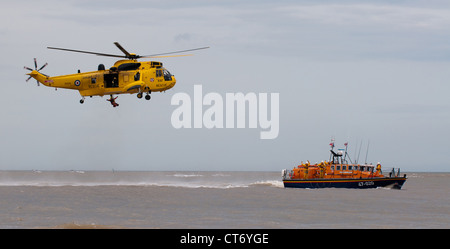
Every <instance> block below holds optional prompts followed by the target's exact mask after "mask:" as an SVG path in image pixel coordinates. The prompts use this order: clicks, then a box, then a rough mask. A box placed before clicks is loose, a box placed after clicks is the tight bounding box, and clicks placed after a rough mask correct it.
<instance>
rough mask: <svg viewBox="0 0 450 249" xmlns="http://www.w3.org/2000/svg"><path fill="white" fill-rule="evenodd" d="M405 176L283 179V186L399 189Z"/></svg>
mask: <svg viewBox="0 0 450 249" xmlns="http://www.w3.org/2000/svg"><path fill="white" fill-rule="evenodd" d="M405 181H406V178H403V177H398V178H382V179H377V178H370V179H367V178H366V179H349V180H345V179H329V180H324V179H315V180H314V179H313V180H311V179H308V180H284V181H283V183H284V187H285V188H358V189H365V188H377V187H392V188H396V189H401V188H402V186H403V183H405Z"/></svg>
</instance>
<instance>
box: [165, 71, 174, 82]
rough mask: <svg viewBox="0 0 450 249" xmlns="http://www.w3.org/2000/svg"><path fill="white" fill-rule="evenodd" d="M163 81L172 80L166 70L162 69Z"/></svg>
mask: <svg viewBox="0 0 450 249" xmlns="http://www.w3.org/2000/svg"><path fill="white" fill-rule="evenodd" d="M164 80H165V81H169V80H172V75H171V74H170V72H169V71H167V70H166V69H164Z"/></svg>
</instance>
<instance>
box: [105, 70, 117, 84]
mask: <svg viewBox="0 0 450 249" xmlns="http://www.w3.org/2000/svg"><path fill="white" fill-rule="evenodd" d="M104 80H105V87H119V74H118V73H110V74H105V75H104Z"/></svg>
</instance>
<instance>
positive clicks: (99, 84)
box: [24, 42, 209, 107]
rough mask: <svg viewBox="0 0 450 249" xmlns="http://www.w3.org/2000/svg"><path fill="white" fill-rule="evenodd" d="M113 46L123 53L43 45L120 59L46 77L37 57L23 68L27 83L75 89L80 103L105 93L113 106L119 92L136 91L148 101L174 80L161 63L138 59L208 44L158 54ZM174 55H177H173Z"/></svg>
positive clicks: (171, 54) (169, 54) (171, 55)
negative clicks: (75, 71) (107, 67)
mask: <svg viewBox="0 0 450 249" xmlns="http://www.w3.org/2000/svg"><path fill="white" fill-rule="evenodd" d="M114 45H116V47H117V48H118V49H119V50H120V51H122V53H124V55H115V54H105V53H97V52H89V51H83V50H74V49H67V48H56V47H47V48H48V49H54V50H61V51H69V52H77V53H85V54H93V55H98V56H107V57H116V58H124V59H122V60H118V61H116V62H115V63H114V65H113V66H112V67H110V68H109V69H106V68H105V65H103V64H99V65H98V70H97V71H92V72H85V73H81V72H80V70H78V73H76V74H68V75H60V76H53V77H51V76H48V75H46V74H43V73H41V72H40V71H41V70H42V69H44V68H45V67H46V66H47V65H48V63H45V64H44V65H43V66H41V67H40V68H39V69H38V66H37V60H36V58H34V69H32V68H29V67H24V68H25V69H27V70H29V71H31V72H30V73H28V74H26V75H28V76H29V77H28V79H27V80H26V81H27V82H28V81H29V80H30V79H31V78H34V79H36V81H37V85H38V86H39V85H40V83H41V84H43V85H45V86H47V87H54V88H55V90H57V89H58V88H64V89H72V90H78V91H79V92H80V95H81V100H80V103H81V104H83V103H84V101H85V98H86V97H93V96H101V97H103V96H105V95H109V96H110V98H109V99H107V101H109V102H111V105H112V106H113V107H117V106H119V104H118V103H117V102H116V101H115V100H116V99H117V96H116V97H114V95H119V94H136V95H137V97H138V98H139V99H141V98H142V97H143V95H144V94H146V95H145V99H146V100H150V98H151V96H150V94H151V93H152V92H162V91H166V90H168V89H170V88H172V87H174V86H175V83H176V79H175V76H174V75H172V74H171V73H170V72H169V71H168V70H167V69H166V68H164V67H163V63H162V62H158V61H141V62H138V59H141V58H165V57H180V56H191V55H192V54H181V55H180V53H185V52H191V51H196V50H201V49H207V48H209V47H201V48H194V49H187V50H181V51H174V52H168V53H161V54H153V55H145V56H140V55H137V54H134V53H129V52H128V51H127V50H125V49H124V48H123V47H122V46H121V45H120V44H119V43H118V42H114ZM175 54H177V55H175Z"/></svg>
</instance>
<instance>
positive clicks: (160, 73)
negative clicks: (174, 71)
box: [156, 69, 162, 77]
mask: <svg viewBox="0 0 450 249" xmlns="http://www.w3.org/2000/svg"><path fill="white" fill-rule="evenodd" d="M161 76H162V70H160V69H158V70H156V77H161Z"/></svg>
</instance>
